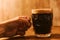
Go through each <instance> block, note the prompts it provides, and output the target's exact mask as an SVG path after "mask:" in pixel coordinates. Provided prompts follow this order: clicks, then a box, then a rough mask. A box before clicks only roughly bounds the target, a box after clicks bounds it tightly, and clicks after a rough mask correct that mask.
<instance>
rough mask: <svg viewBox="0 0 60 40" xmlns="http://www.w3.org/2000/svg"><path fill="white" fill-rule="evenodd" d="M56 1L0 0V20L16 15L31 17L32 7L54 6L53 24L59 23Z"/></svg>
mask: <svg viewBox="0 0 60 40" xmlns="http://www.w3.org/2000/svg"><path fill="white" fill-rule="evenodd" d="M56 2H57V1H56ZM56 2H55V0H0V22H1V21H4V20H7V19H10V18H13V17H16V16H28V17H30V16H31V14H32V13H31V10H32V9H39V8H53V9H54V11H53V13H54V22H53V24H54V25H58V24H59V22H60V21H58V20H59V19H58V18H59V17H60V16H59V17H58V15H59V13H58V10H56V9H57V5H55V4H56ZM56 12H57V13H56Z"/></svg>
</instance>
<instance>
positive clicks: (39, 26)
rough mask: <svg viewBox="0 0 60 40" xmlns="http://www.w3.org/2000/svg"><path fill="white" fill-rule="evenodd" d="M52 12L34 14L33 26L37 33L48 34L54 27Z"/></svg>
mask: <svg viewBox="0 0 60 40" xmlns="http://www.w3.org/2000/svg"><path fill="white" fill-rule="evenodd" d="M52 19H53V14H52V13H43V14H42V13H41V14H39V13H37V14H32V22H33V28H34V31H35V33H36V34H48V33H50V32H51V27H52Z"/></svg>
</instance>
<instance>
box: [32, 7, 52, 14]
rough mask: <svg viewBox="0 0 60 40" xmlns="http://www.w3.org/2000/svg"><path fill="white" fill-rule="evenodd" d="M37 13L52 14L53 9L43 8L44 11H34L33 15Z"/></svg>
mask: <svg viewBox="0 0 60 40" xmlns="http://www.w3.org/2000/svg"><path fill="white" fill-rule="evenodd" d="M36 13H52V9H49V8H42V9H32V14H36Z"/></svg>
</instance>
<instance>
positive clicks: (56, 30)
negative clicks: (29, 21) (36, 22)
mask: <svg viewBox="0 0 60 40" xmlns="http://www.w3.org/2000/svg"><path fill="white" fill-rule="evenodd" d="M51 33H52V35H51V37H48V38H42V37H36V36H34V35H35V34H34V31H33V27H31V28H30V29H29V30H28V31H26V34H25V37H11V38H9V39H6V38H0V40H60V27H59V26H55V27H52V30H51ZM32 35H33V36H32Z"/></svg>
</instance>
